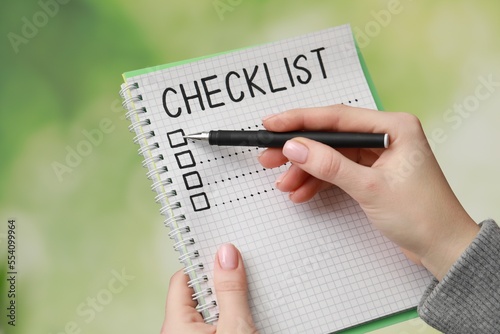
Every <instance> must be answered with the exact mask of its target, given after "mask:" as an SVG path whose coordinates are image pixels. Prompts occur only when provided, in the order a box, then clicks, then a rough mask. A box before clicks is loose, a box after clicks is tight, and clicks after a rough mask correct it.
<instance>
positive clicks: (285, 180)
mask: <svg viewBox="0 0 500 334" xmlns="http://www.w3.org/2000/svg"><path fill="white" fill-rule="evenodd" d="M310 177H312V176H311V175H309V174H307V173H306V172H304V171H303V170H302V169H300V168H299V167H297V166H294V165H293V164H292V165H291V166H290V168H289V169H288V170H287V171H286V172H284V173H283V174H281V175H280V176H278V178H277V179H276V182H274V186H275V187H276V188H278V189H279V190H281V191H284V192H290V191H294V190H296V189H297V188H299V187H300V186H301V185H303V184H304V182H306V180H307V179H308V178H310Z"/></svg>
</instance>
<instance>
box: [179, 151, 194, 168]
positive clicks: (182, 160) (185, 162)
mask: <svg viewBox="0 0 500 334" xmlns="http://www.w3.org/2000/svg"><path fill="white" fill-rule="evenodd" d="M174 156H175V160H177V165H178V166H179V168H189V167H194V166H196V162H195V161H194V157H193V153H191V151H182V152H179V153H175V154H174Z"/></svg>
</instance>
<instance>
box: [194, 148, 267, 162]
mask: <svg viewBox="0 0 500 334" xmlns="http://www.w3.org/2000/svg"><path fill="white" fill-rule="evenodd" d="M259 149H260V147H255V150H256V151H257V150H259ZM247 152H252V149H250V148H248V149H246V150H241V152H234V153H230V154H228V155H225V156H224V155H221V156H220V157H215V158H212V159H207V160H205V161H200V164H203V163H204V162H211V161H212V160H213V161H217V160H218V159H224V158H225V157H231V156H233V155H238V154H245V153H247Z"/></svg>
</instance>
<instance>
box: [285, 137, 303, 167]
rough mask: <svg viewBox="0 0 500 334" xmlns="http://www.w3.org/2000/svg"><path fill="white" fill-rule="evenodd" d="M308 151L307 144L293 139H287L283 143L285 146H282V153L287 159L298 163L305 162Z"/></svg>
mask: <svg viewBox="0 0 500 334" xmlns="http://www.w3.org/2000/svg"><path fill="white" fill-rule="evenodd" d="M308 153H309V149H308V148H307V146H305V145H303V144H301V143H299V142H297V141H295V140H289V141H287V142H286V143H285V146H283V155H284V156H285V157H287V158H288V159H289V160H291V161H295V162H298V163H300V164H303V163H304V162H306V160H307V155H308Z"/></svg>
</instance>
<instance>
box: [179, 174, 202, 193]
mask: <svg viewBox="0 0 500 334" xmlns="http://www.w3.org/2000/svg"><path fill="white" fill-rule="evenodd" d="M182 178H183V179H184V184H185V185H186V189H187V190H190V189H196V188H200V187H203V182H202V181H201V176H200V173H198V172H191V173H186V174H183V175H182Z"/></svg>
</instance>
